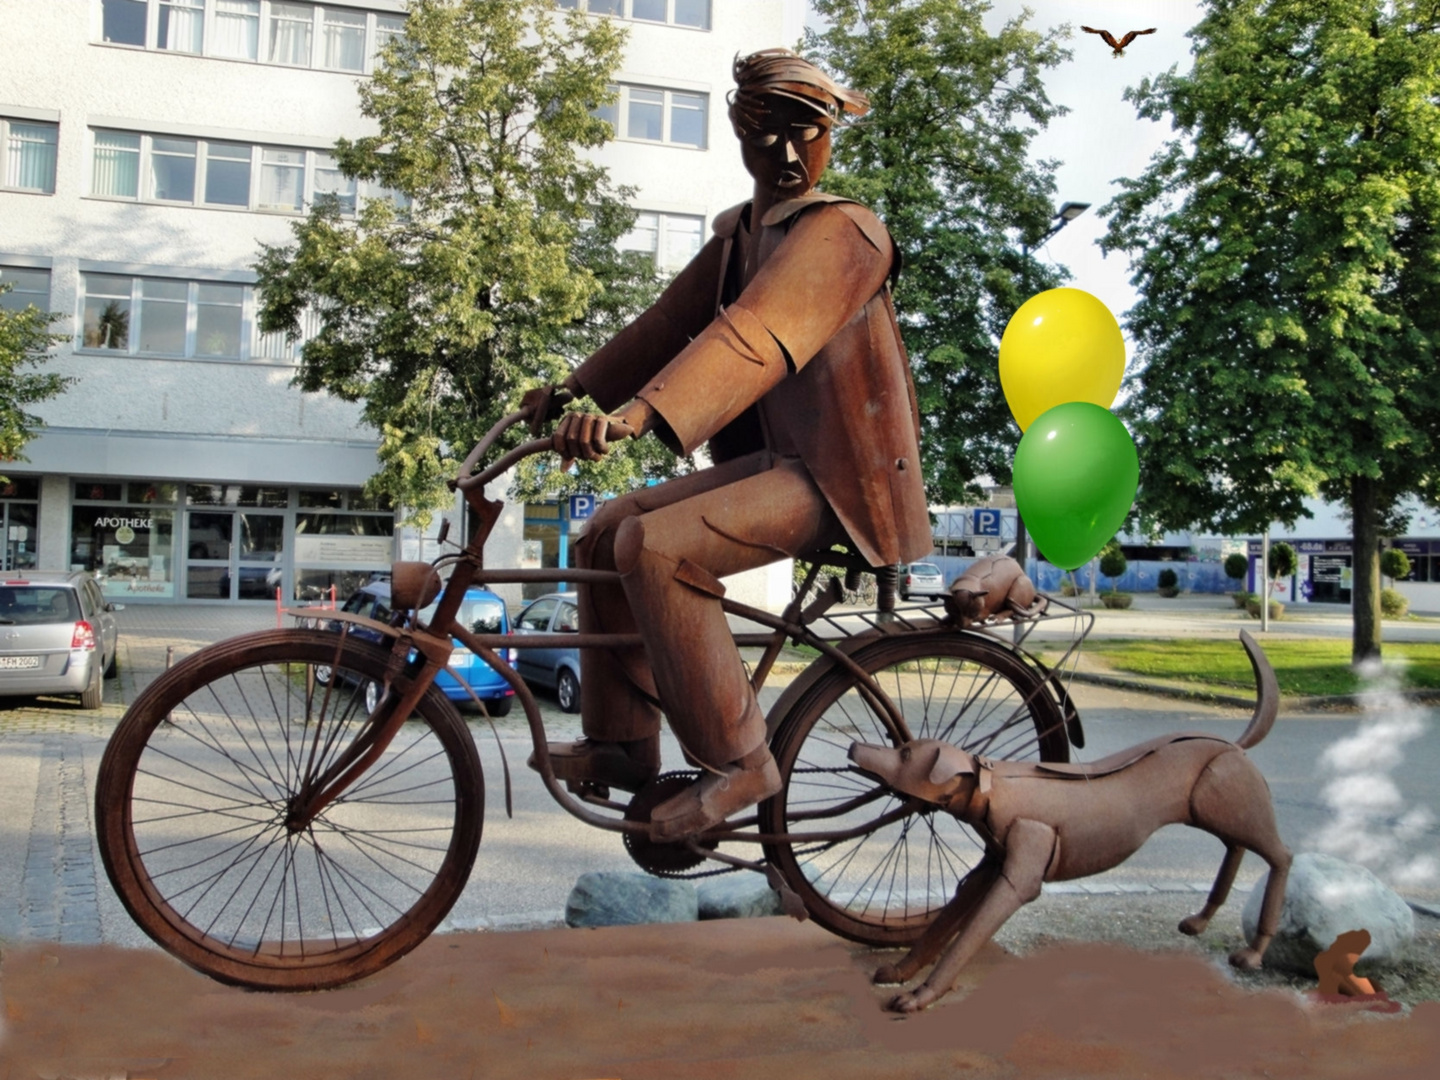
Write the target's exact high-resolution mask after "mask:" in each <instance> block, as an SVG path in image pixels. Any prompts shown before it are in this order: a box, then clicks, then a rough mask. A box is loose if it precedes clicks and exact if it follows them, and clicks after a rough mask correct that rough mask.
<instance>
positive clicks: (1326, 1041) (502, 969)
mask: <svg viewBox="0 0 1440 1080" xmlns="http://www.w3.org/2000/svg"><path fill="white" fill-rule="evenodd" d="M877 957H878V954H876V953H873V952H870V951H868V950H865V949H862V948H860V947H858V946H854V945H851V944H848V943H846V942H844V941H841V940H840V939H837V938H835V937H833V936H831V935H829V934H827V933H826V932H825V931H823V930H820V929H818V928H817V927H815V926H814V925H812V924H808V923H807V924H800V923H795V922H793V921H791V920H789V919H785V918H773V919H751V920H737V921H727V922H704V923H685V924H677V925H669V926H635V927H615V928H609V929H603V930H565V929H557V930H537V931H525V932H514V933H483V934H450V935H444V936H439V937H434V938H431V939H430V940H429V941H427V942H425V943H424V944H423V945H421V946H420V947H419V948H418V949H417V950H416V951H415V952H414V953H412V954H411V955H410V956H408V957H406V958H405V959H403V960H401V961H400V962H399V963H398V964H395V965H394V966H392V967H390V968H389V969H387V970H386V971H384V972H381V973H380V974H379V975H376V976H374V977H372V978H370V979H368V980H365V981H364V982H361V983H357V984H355V985H352V986H350V987H346V988H344V989H341V990H335V991H329V992H326V993H314V994H300V995H275V994H257V993H249V992H245V991H241V990H235V989H231V988H227V987H224V986H221V985H219V984H218V983H215V982H212V981H210V980H209V979H207V978H205V977H204V976H201V975H198V974H195V973H193V972H191V971H189V970H188V969H186V968H184V967H182V966H180V965H179V964H178V963H177V962H176V961H174V960H172V959H170V958H169V957H168V956H166V955H164V954H162V953H159V952H157V951H154V950H148V951H127V950H122V949H116V948H112V947H107V946H97V947H69V946H60V945H44V944H42V945H31V946H24V947H14V948H9V947H7V948H6V949H5V950H4V953H3V961H0V993H3V998H4V1019H5V1036H4V1041H3V1043H0V1077H3V1078H5V1080H30V1078H32V1077H43V1078H47V1080H49V1078H55V1077H64V1078H71V1080H85V1078H90V1077H104V1078H107V1080H109V1078H119V1077H123V1078H126V1080H141V1078H153V1080H171V1078H181V1077H185V1078H190V1077H194V1078H208V1077H215V1078H225V1080H245V1078H249V1077H257V1078H259V1077H264V1078H266V1080H273V1078H275V1077H286V1078H294V1080H312V1078H314V1080H319V1078H331V1077H334V1078H337V1080H338V1078H345V1080H361V1078H370V1077H374V1078H386V1080H390V1078H399V1077H436V1078H441V1077H443V1078H456V1080H467V1078H472V1077H473V1078H487V1080H488V1078H491V1077H494V1078H508V1077H516V1078H524V1080H548V1078H551V1077H554V1078H566V1080H601V1078H611V1077H619V1078H624V1080H631V1078H634V1080H643V1078H654V1080H673V1078H688V1077H707V1078H709V1077H715V1078H724V1077H746V1078H752V1077H754V1078H769V1077H776V1078H783V1080H806V1078H810V1077H815V1078H820V1077H824V1078H826V1080H846V1078H850V1077H854V1078H857V1080H858V1078H861V1077H863V1078H866V1080H885V1078H891V1077H893V1078H895V1080H902V1078H903V1080H923V1078H929V1077H947V1078H949V1077H966V1078H972V1077H973V1078H980V1077H1047V1078H1051V1077H1053V1078H1057V1080H1058V1078H1062V1077H1064V1078H1078V1077H1101V1076H1103V1077H1112V1078H1121V1080H1126V1078H1131V1077H1135V1078H1138V1077H1142V1076H1143V1077H1152V1078H1168V1077H1217V1078H1218V1077H1225V1078H1229V1077H1241V1076H1244V1077H1250V1076H1254V1077H1262V1076H1268V1077H1274V1078H1280V1077H1306V1078H1311V1080H1326V1078H1330V1077H1336V1078H1339V1077H1345V1078H1354V1077H1369V1076H1374V1077H1385V1078H1396V1080H1398V1078H1402V1077H1417V1078H1418V1077H1422V1076H1423V1077H1426V1078H1427V1080H1429V1078H1431V1077H1433V1076H1435V1075H1436V1074H1437V1070H1440V1003H1435V1002H1422V1003H1420V1004H1418V1005H1416V1006H1415V1007H1414V1008H1413V1009H1407V1010H1405V1011H1404V1012H1402V1013H1400V1014H1397V1015H1377V1014H1374V1013H1369V1014H1366V1013H1362V1012H1359V1011H1358V1010H1357V1009H1356V1008H1355V1007H1354V1006H1328V1005H1324V1004H1319V1003H1315V1002H1308V1001H1307V1000H1306V999H1305V998H1304V997H1303V996H1302V995H1301V994H1299V993H1298V992H1296V991H1293V990H1277V989H1266V990H1258V991H1257V990H1250V989H1245V988H1243V987H1240V986H1237V985H1235V984H1234V983H1233V982H1232V981H1231V980H1230V979H1229V978H1228V977H1227V976H1226V975H1225V974H1224V973H1223V972H1221V971H1220V970H1219V969H1218V968H1217V967H1216V965H1215V962H1214V961H1212V960H1210V959H1207V958H1204V957H1200V956H1196V955H1193V954H1185V953H1181V952H1166V953H1142V952H1137V951H1134V950H1131V949H1128V948H1123V947H1117V946H1114V945H1109V944H1096V943H1090V944H1082V945H1066V946H1059V947H1055V948H1048V949H1043V950H1041V951H1038V952H1036V953H1033V954H1030V955H1027V956H1024V957H1023V958H1022V957H1017V956H1013V955H1011V954H1009V953H1007V952H1006V951H1005V950H1003V949H1002V948H1000V947H999V946H997V945H994V944H991V945H988V946H986V948H985V950H984V951H983V952H982V953H981V955H980V956H979V957H978V958H977V959H976V960H975V962H973V963H972V964H971V965H970V967H969V968H968V969H967V970H966V972H965V973H964V975H963V976H962V981H961V985H960V987H959V989H958V990H957V991H956V992H955V993H953V994H951V995H950V997H949V998H947V999H945V1000H944V1001H943V1002H942V1003H941V1004H940V1005H938V1006H936V1007H934V1008H932V1009H931V1010H930V1011H928V1012H926V1013H924V1014H921V1015H918V1016H914V1017H908V1018H896V1017H894V1016H893V1015H892V1014H889V1013H886V1012H884V1011H883V1009H882V1005H883V1003H884V1001H885V1000H886V999H887V998H888V996H889V994H890V993H891V991H889V990H886V989H884V988H879V987H873V986H871V985H870V982H869V975H870V972H871V971H872V970H873V969H874V967H875V966H876V964H877V962H878V959H877Z"/></svg>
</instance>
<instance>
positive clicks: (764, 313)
mask: <svg viewBox="0 0 1440 1080" xmlns="http://www.w3.org/2000/svg"><path fill="white" fill-rule="evenodd" d="M861 214H865V215H868V214H869V211H868V210H865V209H864V208H862V207H858V206H854V205H853V204H838V205H837V204H826V205H821V206H818V207H816V208H814V209H811V210H807V211H805V212H804V213H803V214H802V215H801V216H800V217H799V218H798V219H797V220H796V222H795V224H794V225H793V226H791V228H790V232H789V233H788V235H787V236H786V237H785V239H784V240H782V241H781V243H780V245H779V246H778V247H777V248H776V249H775V251H774V253H773V254H771V256H770V257H769V258H768V259H767V260H766V262H765V265H764V266H763V267H761V269H760V271H759V273H758V274H756V276H755V279H754V280H753V281H752V282H751V283H750V284H749V285H748V286H747V287H746V288H745V290H744V292H742V293H741V294H740V296H739V298H738V299H737V300H736V301H735V303H734V304H732V305H730V307H728V308H726V309H724V310H723V311H722V312H721V314H720V316H719V317H718V318H716V319H714V320H713V321H712V322H710V324H709V326H707V327H706V328H705V330H704V331H703V332H702V333H701V334H700V335H699V336H698V337H696V338H695V340H694V341H692V342H690V343H689V344H688V345H687V346H685V347H684V348H683V349H682V350H681V351H680V353H679V355H677V356H676V357H675V358H674V359H673V360H671V361H670V362H669V363H668V364H666V365H665V366H664V367H663V368H662V369H661V370H660V371H659V372H658V373H657V374H656V375H655V376H654V377H653V378H652V379H650V380H649V381H647V382H646V383H645V384H644V386H643V387H641V388H640V389H639V391H638V393H637V397H638V399H639V400H638V401H637V402H636V408H639V407H640V406H645V407H648V408H649V409H652V410H653V411H654V413H655V414H656V415H655V416H653V417H650V418H648V420H647V421H644V422H648V424H649V426H650V427H652V428H653V430H655V431H656V433H657V435H659V436H660V438H661V439H662V440H664V441H665V443H666V445H668V446H670V447H671V449H673V450H676V451H677V452H679V453H687V454H688V453H690V452H691V451H693V450H694V449H695V448H696V447H698V446H699V445H701V444H702V443H704V442H705V440H707V439H708V438H709V437H710V436H711V435H713V434H714V433H715V432H717V431H719V430H720V429H721V428H722V427H724V426H725V425H726V424H727V423H729V422H730V421H731V420H733V419H734V418H735V417H736V416H738V415H740V413H741V412H743V411H744V410H745V409H747V408H748V407H749V406H750V405H752V404H754V403H755V402H756V401H758V400H759V399H760V398H761V397H763V396H764V395H765V393H766V392H767V391H768V390H770V389H771V388H772V387H773V386H775V384H776V383H778V382H779V381H780V380H781V379H783V378H784V377H785V376H786V374H788V373H790V372H792V371H799V370H801V369H803V368H804V367H805V365H806V364H807V363H809V362H810V359H811V358H812V357H813V356H814V355H815V354H816V353H817V352H819V351H820V349H821V348H823V347H824V345H825V343H826V342H828V341H829V340H830V339H831V338H832V337H834V336H835V334H836V333H837V332H838V331H839V330H840V328H841V327H843V326H844V325H845V324H846V323H847V322H849V321H850V320H851V319H852V318H854V317H855V315H856V313H857V312H859V311H860V309H861V308H863V307H864V306H865V304H866V303H867V302H868V301H869V300H870V298H871V297H873V296H874V295H875V294H876V293H877V292H878V291H879V290H880V289H881V287H882V286H883V285H884V283H885V279H886V277H887V276H888V275H889V273H890V270H891V265H892V261H893V257H894V251H893V248H891V247H890V246H889V245H888V243H887V244H886V248H887V249H886V250H881V249H880V248H879V247H877V246H876V244H875V242H874V241H873V240H872V239H870V237H869V234H871V233H876V230H875V229H869V230H862V229H861V228H860V226H859V225H857V223H856V220H855V216H852V215H861ZM872 218H873V215H872ZM877 235H879V236H880V237H881V238H882V239H883V238H885V234H884V232H883V230H880V231H879V232H878V234H877ZM582 371H583V369H582ZM627 412H628V410H627Z"/></svg>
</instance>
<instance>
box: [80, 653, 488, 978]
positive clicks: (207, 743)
mask: <svg viewBox="0 0 1440 1080" xmlns="http://www.w3.org/2000/svg"><path fill="white" fill-rule="evenodd" d="M337 647H339V651H338V655H337ZM388 659H389V653H388V652H387V651H386V650H384V649H382V648H379V647H377V646H375V645H372V644H369V643H367V642H360V641H355V640H353V639H351V640H348V641H346V642H345V643H344V644H343V647H340V639H339V635H337V634H335V633H333V632H327V631H316V630H268V631H262V632H260V633H256V634H247V635H243V636H241V637H237V638H232V639H230V640H228V641H224V642H220V643H219V644H216V645H213V646H211V647H209V648H206V649H203V650H201V651H200V652H198V653H196V654H194V655H193V656H190V657H188V658H186V659H185V660H183V661H182V662H181V663H179V664H177V665H176V666H175V667H173V668H171V669H170V670H169V671H167V672H165V673H164V674H163V675H161V676H160V677H159V678H158V679H156V680H155V681H154V682H153V683H151V684H150V685H149V686H148V687H146V689H145V690H144V691H143V692H142V693H141V694H140V696H139V697H137V698H136V700H135V703H134V704H133V705H132V706H131V707H130V708H129V710H128V711H127V712H126V714H125V716H124V718H123V719H122V720H121V722H120V724H119V725H118V727H117V728H116V730H115V733H114V735H113V736H112V738H111V739H110V742H109V744H108V745H107V747H106V749H105V754H104V757H103V759H102V761H101V765H100V772H99V776H98V780H97V785H96V795H95V808H96V826H97V833H98V840H99V847H100V855H101V859H102V861H103V862H104V865H105V870H106V873H107V874H108V875H109V877H110V882H111V884H112V885H114V887H115V891H116V893H117V894H118V895H119V897H120V900H121V902H122V903H123V904H124V905H125V908H126V910H127V911H128V912H129V913H130V915H131V917H132V918H134V920H135V922H136V923H137V924H138V925H139V926H140V927H141V929H143V930H144V931H145V932H146V933H147V934H148V935H149V936H150V937H151V938H152V939H154V940H155V942H156V943H157V944H159V945H160V946H161V947H162V948H164V949H166V950H167V951H168V952H170V953H171V954H172V955H174V956H175V957H177V958H178V959H180V960H182V961H184V962H185V963H186V964H189V965H190V966H191V967H193V968H196V969H197V970H199V971H202V972H204V973H205V974H207V975H210V976H212V977H213V978H215V979H218V980H219V981H221V982H224V983H230V984H232V985H239V986H246V987H250V988H253V989H264V990H315V989H325V988H329V987H335V986H340V985H343V984H345V983H347V982H351V981H352V980H354V979H358V978H362V977H364V976H366V975H369V974H372V973H374V972H376V971H378V970H380V969H381V968H383V967H385V966H386V965H388V964H390V963H393V962H394V961H396V960H398V959H399V958H400V957H401V956H403V955H405V953H407V952H409V951H410V950H411V949H412V948H414V947H415V946H416V945H418V944H419V943H420V942H421V941H423V940H424V939H425V938H426V937H427V936H428V935H429V934H430V933H431V932H432V931H433V930H434V929H435V927H436V926H438V925H439V923H440V921H441V920H442V919H443V918H444V917H445V915H446V913H447V912H449V910H450V908H451V906H452V905H453V904H454V902H455V900H456V899H457V898H458V897H459V895H460V893H461V891H462V890H463V889H464V887H465V882H466V880H467V878H468V877H469V873H470V868H471V866H472V865H473V864H474V861H475V854H476V851H477V849H478V847H479V844H480V832H481V826H482V817H483V813H484V780H483V777H482V775H481V771H480V759H479V755H478V754H477V752H476V749H475V742H474V739H473V738H472V737H471V735H470V731H469V729H468V728H467V727H466V726H465V723H464V722H463V721H462V720H461V719H460V717H459V715H458V714H457V713H456V711H455V709H454V707H453V706H452V705H451V704H450V703H449V702H448V701H447V700H446V699H445V697H444V695H442V694H441V693H440V692H439V691H437V690H436V689H435V688H434V687H433V686H432V687H431V688H430V689H429V690H428V691H427V692H426V694H425V695H424V696H423V697H422V698H421V699H420V702H419V705H418V706H417V707H416V709H415V712H414V713H413V714H412V716H411V718H410V719H409V720H407V722H406V723H405V724H404V725H403V727H402V730H401V731H400V733H399V734H397V735H396V736H395V738H394V740H393V741H392V742H391V744H390V746H389V747H388V748H387V749H386V751H385V753H384V754H383V755H382V756H381V757H380V759H379V760H377V761H376V762H375V763H374V764H373V765H372V766H371V767H370V769H369V770H367V772H366V773H364V774H363V775H361V776H360V777H359V778H358V779H357V780H356V781H355V783H354V784H352V785H351V787H350V788H349V789H348V790H347V791H346V792H344V793H343V794H342V795H341V796H340V797H339V798H338V799H336V801H335V802H333V803H332V804H331V805H330V806H328V807H326V808H325V809H324V810H322V811H321V812H320V813H319V814H318V815H317V816H316V817H315V819H314V820H313V821H312V822H310V823H309V825H307V826H306V827H305V828H304V829H303V830H301V831H299V832H297V833H294V834H292V833H290V832H289V830H287V828H286V827H285V824H284V819H285V814H286V807H287V800H288V799H289V798H290V797H291V796H292V795H293V794H294V793H295V791H296V790H297V789H298V786H299V782H300V779H301V777H302V776H303V775H304V774H305V772H306V770H316V771H318V769H319V768H321V767H323V765H324V764H325V763H327V762H329V761H332V760H334V757H335V755H336V754H337V753H338V752H339V750H341V749H342V748H343V747H344V745H346V744H347V743H348V742H349V740H350V739H351V738H352V737H353V735H354V734H355V732H356V731H358V730H359V729H360V727H361V725H362V724H363V722H364V721H365V719H366V716H367V713H366V710H365V708H364V705H363V702H364V696H365V688H366V686H367V685H368V684H369V683H371V682H372V681H379V680H381V679H382V678H383V676H384V673H385V670H386V664H387V661H388ZM317 666H327V667H329V666H333V667H334V668H335V669H337V671H336V672H335V673H336V674H338V675H339V678H337V679H334V680H331V681H330V685H328V686H326V685H321V684H319V683H317V682H316V680H315V678H314V671H315V668H316V667H317ZM401 678H402V679H403V676H402V677H401ZM397 681H400V680H397ZM277 870H278V871H279V872H278V875H277ZM272 879H274V880H273V881H272Z"/></svg>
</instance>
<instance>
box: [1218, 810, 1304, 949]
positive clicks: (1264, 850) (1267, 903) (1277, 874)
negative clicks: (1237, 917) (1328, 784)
mask: <svg viewBox="0 0 1440 1080" xmlns="http://www.w3.org/2000/svg"><path fill="white" fill-rule="evenodd" d="M1268 839H1269V838H1267V840H1268ZM1251 850H1253V851H1254V852H1255V854H1257V855H1259V856H1260V857H1261V858H1262V859H1264V860H1265V861H1266V862H1268V863H1269V864H1270V874H1269V876H1268V877H1266V879H1265V898H1264V899H1263V900H1262V901H1261V902H1260V922H1259V924H1258V925H1257V926H1256V927H1255V937H1254V938H1252V939H1251V941H1250V944H1249V946H1248V947H1247V948H1244V949H1236V950H1235V951H1234V952H1233V953H1231V954H1230V963H1231V964H1232V965H1234V966H1235V967H1237V968H1243V969H1245V970H1246V971H1254V970H1255V969H1256V968H1258V967H1259V966H1260V963H1261V961H1262V960H1264V959H1265V950H1266V949H1268V948H1269V947H1270V939H1271V938H1273V937H1274V936H1275V928H1276V926H1278V925H1279V923H1280V909H1281V907H1282V906H1283V905H1284V903H1285V882H1286V881H1287V880H1288V879H1289V877H1290V849H1289V848H1287V847H1286V846H1285V845H1284V844H1282V843H1281V842H1280V837H1279V835H1278V834H1276V835H1275V837H1274V839H1273V841H1269V842H1267V843H1264V845H1263V846H1260V845H1256V846H1254V847H1252V849H1251Z"/></svg>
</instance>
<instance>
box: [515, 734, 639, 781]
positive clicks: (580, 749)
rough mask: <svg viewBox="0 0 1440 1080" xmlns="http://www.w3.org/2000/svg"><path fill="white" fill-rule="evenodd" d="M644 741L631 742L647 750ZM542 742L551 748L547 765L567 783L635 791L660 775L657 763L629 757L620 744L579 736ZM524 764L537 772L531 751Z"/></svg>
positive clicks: (557, 777) (623, 746)
mask: <svg viewBox="0 0 1440 1080" xmlns="http://www.w3.org/2000/svg"><path fill="white" fill-rule="evenodd" d="M643 742H649V740H643ZM643 742H642V743H641V744H630V745H633V746H635V748H636V749H637V750H642V749H645V750H648V749H649V747H644V746H643ZM545 745H546V746H547V747H549V749H550V766H551V768H553V769H554V770H555V777H556V779H559V780H564V781H566V782H567V783H570V784H576V783H583V784H599V785H601V786H603V787H615V788H620V789H621V790H622V791H631V792H634V791H639V790H640V789H641V788H643V787H644V786H645V785H646V784H648V783H649V782H650V781H651V780H654V779H655V777H657V776H659V775H660V765H659V763H658V762H657V763H655V764H653V765H652V764H650V763H648V762H646V761H643V760H640V759H639V758H635V757H631V756H630V754H629V753H628V752H627V751H626V749H625V744H622V743H618V742H599V741H597V740H595V739H580V740H578V741H576V742H569V743H553V742H552V743H546V744H545ZM657 749H658V747H657ZM526 764H527V765H529V766H530V768H532V769H535V770H536V771H537V772H538V771H539V768H540V766H539V764H538V763H537V762H536V760H535V755H534V754H533V753H532V754H531V755H530V758H529V760H528V761H527V762H526Z"/></svg>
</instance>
